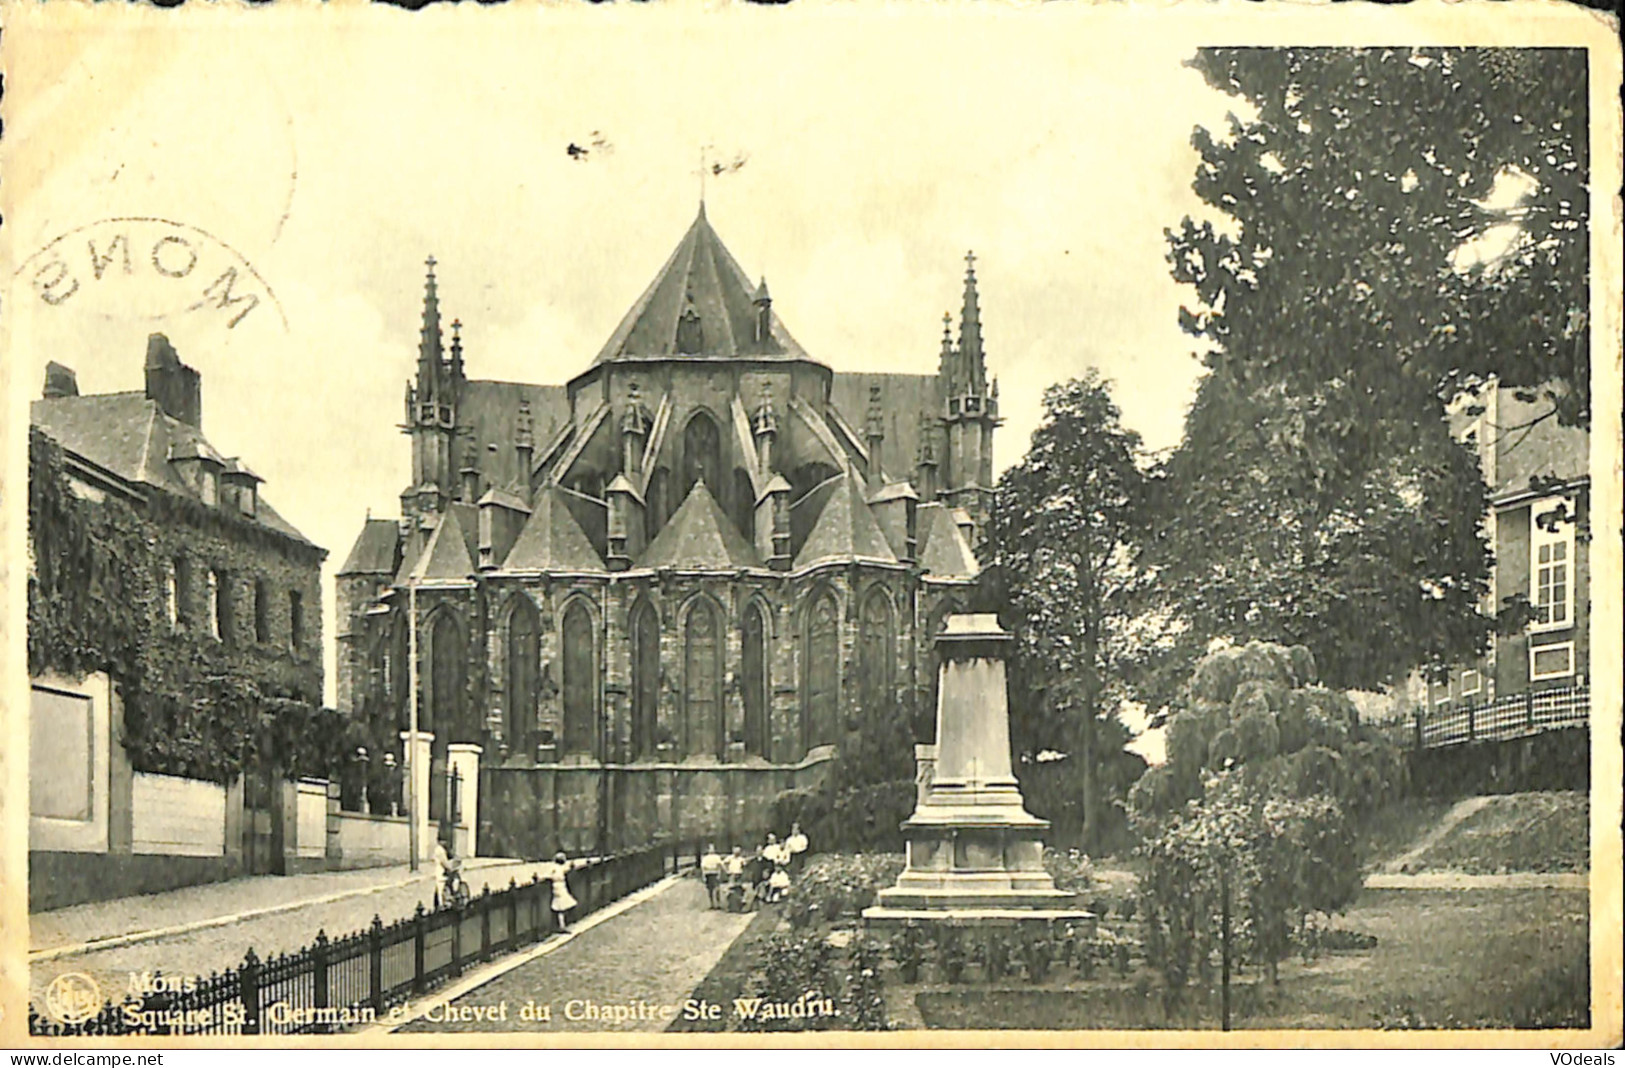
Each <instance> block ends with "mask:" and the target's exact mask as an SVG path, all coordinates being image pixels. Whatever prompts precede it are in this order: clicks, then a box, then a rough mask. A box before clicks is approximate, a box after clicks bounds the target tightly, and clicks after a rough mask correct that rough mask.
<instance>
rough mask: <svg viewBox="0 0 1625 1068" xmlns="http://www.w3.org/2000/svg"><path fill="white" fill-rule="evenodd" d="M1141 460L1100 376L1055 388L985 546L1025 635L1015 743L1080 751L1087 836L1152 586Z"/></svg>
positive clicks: (1006, 478)
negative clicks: (1136, 616)
mask: <svg viewBox="0 0 1625 1068" xmlns="http://www.w3.org/2000/svg"><path fill="white" fill-rule="evenodd" d="M1139 459H1140V438H1139V435H1138V434H1136V433H1135V432H1134V431H1132V430H1129V429H1128V428H1126V427H1124V426H1123V424H1122V413H1121V412H1120V411H1119V410H1118V408H1117V405H1116V404H1115V403H1114V402H1113V401H1112V398H1111V393H1110V390H1109V388H1108V386H1107V384H1106V383H1105V382H1103V381H1102V380H1101V379H1100V378H1099V377H1098V376H1097V375H1096V374H1094V373H1093V372H1090V373H1089V374H1088V375H1086V376H1084V377H1083V378H1079V379H1073V380H1071V381H1067V382H1062V383H1059V384H1057V385H1054V386H1051V387H1050V388H1049V389H1047V390H1045V392H1044V418H1043V421H1042V423H1041V424H1040V426H1039V427H1038V429H1037V430H1036V431H1034V432H1033V436H1032V444H1031V447H1030V448H1029V449H1028V451H1027V455H1026V456H1025V457H1023V458H1022V460H1021V462H1020V463H1019V464H1016V465H1015V466H1014V467H1011V468H1009V469H1008V470H1006V471H1005V473H1004V475H1003V476H1002V477H1001V478H1000V479H999V485H998V493H997V495H996V497H995V503H994V506H993V511H992V515H991V518H990V522H989V524H988V533H987V540H986V543H985V544H984V546H983V547H982V556H983V559H984V561H985V564H986V565H987V568H988V572H989V575H990V579H991V581H992V582H994V583H995V584H996V585H997V586H998V587H999V589H1000V591H1001V593H1002V595H1003V598H1004V600H1005V603H1006V604H1007V605H1008V612H1009V614H1010V617H1011V623H1012V624H1013V629H1014V632H1015V634H1016V638H1017V645H1016V652H1015V655H1014V657H1013V664H1012V673H1011V674H1012V678H1013V680H1014V683H1015V686H1014V689H1015V692H1016V698H1017V699H1016V700H1014V701H1013V702H1012V706H1011V733H1012V741H1013V743H1014V745H1015V748H1016V750H1017V751H1018V752H1019V753H1023V754H1025V755H1026V756H1027V757H1028V758H1032V757H1035V756H1036V755H1037V754H1039V753H1040V752H1042V751H1044V750H1053V751H1056V752H1059V753H1064V754H1069V755H1073V754H1075V755H1076V759H1075V761H1074V766H1075V767H1076V768H1078V769H1079V772H1078V773H1079V775H1080V776H1081V778H1082V782H1081V783H1080V786H1081V790H1082V795H1083V813H1084V829H1085V834H1086V835H1090V834H1094V833H1096V832H1097V829H1098V827H1099V824H1100V813H1099V811H1098V806H1099V803H1100V800H1101V799H1100V793H1101V791H1100V790H1099V789H1097V783H1096V778H1097V776H1096V770H1097V768H1098V766H1099V765H1100V764H1101V763H1103V761H1104V760H1105V759H1109V758H1110V756H1111V754H1110V753H1102V752H1099V751H1097V748H1096V742H1097V740H1099V739H1100V738H1101V736H1102V735H1103V734H1104V732H1103V731H1101V730H1100V729H1099V723H1100V720H1101V718H1102V716H1103V714H1104V715H1106V716H1107V717H1108V718H1109V716H1110V712H1109V711H1108V710H1110V709H1114V708H1115V707H1116V701H1115V700H1114V698H1119V697H1121V696H1123V691H1122V673H1121V672H1120V671H1118V670H1117V668H1118V667H1119V666H1120V665H1121V663H1123V662H1124V661H1125V660H1126V658H1127V656H1128V652H1129V650H1128V648H1127V644H1128V643H1127V642H1126V641H1125V628H1126V626H1127V624H1128V621H1129V620H1130V618H1131V616H1132V614H1133V612H1134V610H1135V602H1134V599H1133V595H1134V593H1135V592H1136V590H1137V589H1138V587H1139V586H1140V584H1141V583H1143V581H1144V578H1145V575H1144V571H1143V569H1142V568H1141V567H1140V566H1139V563H1138V560H1137V557H1138V554H1139V550H1140V547H1141V546H1142V545H1143V543H1144V540H1145V525H1144V524H1145V518H1146V509H1145V493H1146V477H1145V474H1144V473H1143V472H1142V470H1141V469H1140V467H1139ZM1124 737H1125V736H1124V735H1122V734H1121V733H1119V734H1117V736H1116V744H1115V745H1114V747H1113V749H1114V751H1118V752H1120V751H1121V743H1122V741H1123V739H1124Z"/></svg>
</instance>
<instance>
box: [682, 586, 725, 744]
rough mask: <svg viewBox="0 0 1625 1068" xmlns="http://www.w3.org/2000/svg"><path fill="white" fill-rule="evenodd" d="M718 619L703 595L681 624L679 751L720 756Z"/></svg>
mask: <svg viewBox="0 0 1625 1068" xmlns="http://www.w3.org/2000/svg"><path fill="white" fill-rule="evenodd" d="M722 727H723V723H722V620H721V618H720V615H719V613H718V612H717V610H716V609H715V608H714V607H712V605H711V602H710V601H707V600H705V599H703V598H701V599H698V600H696V601H695V602H694V603H693V604H692V605H690V606H689V609H688V614H687V617H686V619H685V621H684V626H683V755H684V756H699V755H701V754H710V755H712V756H715V757H716V758H717V759H719V760H720V759H722V757H723V756H724V754H725V753H726V750H725V748H724V746H723V737H722Z"/></svg>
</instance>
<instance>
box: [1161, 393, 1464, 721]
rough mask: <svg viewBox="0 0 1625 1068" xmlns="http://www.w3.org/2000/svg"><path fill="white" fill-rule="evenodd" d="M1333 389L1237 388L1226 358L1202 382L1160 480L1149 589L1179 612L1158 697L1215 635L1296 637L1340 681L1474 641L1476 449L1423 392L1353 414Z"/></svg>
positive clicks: (1373, 675) (1405, 666) (1364, 682)
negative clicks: (1370, 415) (1379, 412)
mask: <svg viewBox="0 0 1625 1068" xmlns="http://www.w3.org/2000/svg"><path fill="white" fill-rule="evenodd" d="M1346 392H1347V391H1346V390H1344V389H1340V388H1335V387H1334V388H1327V389H1324V390H1320V391H1318V392H1317V393H1314V394H1309V395H1306V394H1303V393H1298V392H1294V391H1293V390H1292V389H1291V388H1290V387H1288V386H1287V385H1285V384H1281V383H1277V384H1273V385H1269V386H1265V387H1259V388H1254V389H1249V388H1248V387H1246V386H1245V385H1243V384H1242V383H1240V382H1238V381H1237V380H1236V378H1235V376H1233V375H1232V374H1230V373H1229V371H1228V369H1226V368H1219V369H1216V370H1214V371H1213V372H1212V373H1211V374H1209V375H1208V377H1207V378H1205V379H1204V380H1203V381H1202V383H1201V385H1200V386H1199V387H1198V392H1197V398H1196V402H1195V404H1194V405H1193V406H1192V408H1191V411H1190V414H1189V416H1188V418H1187V421H1186V428H1185V439H1184V441H1183V442H1182V443H1181V445H1180V447H1179V448H1178V449H1176V450H1175V451H1174V453H1173V454H1172V455H1171V456H1170V457H1169V458H1168V460H1167V462H1166V464H1165V466H1164V468H1163V470H1162V472H1161V475H1162V477H1161V478H1159V480H1158V482H1157V493H1156V499H1157V508H1156V512H1157V514H1158V516H1159V517H1160V522H1159V524H1158V529H1157V535H1156V539H1155V549H1154V552H1153V553H1152V554H1151V557H1150V558H1151V559H1152V560H1154V561H1155V564H1156V570H1157V575H1158V585H1157V587H1156V589H1157V592H1158V593H1159V594H1160V596H1161V599H1162V600H1163V602H1164V603H1165V605H1166V607H1167V610H1168V611H1169V612H1170V613H1172V614H1173V615H1175V616H1177V617H1178V619H1179V620H1181V621H1182V622H1183V623H1184V624H1185V626H1186V629H1185V630H1184V631H1183V633H1182V634H1181V635H1180V641H1179V642H1178V643H1177V645H1176V646H1175V649H1174V651H1173V653H1172V654H1170V655H1169V656H1168V657H1167V660H1168V662H1169V667H1170V671H1169V674H1167V675H1165V676H1164V678H1165V679H1166V680H1169V681H1165V683H1164V686H1163V691H1162V693H1161V695H1160V700H1158V702H1157V703H1158V704H1160V703H1161V701H1162V700H1166V698H1167V697H1168V696H1169V694H1168V692H1167V691H1168V690H1169V689H1170V688H1171V685H1170V682H1171V680H1172V679H1176V678H1178V676H1179V675H1181V674H1183V673H1184V672H1185V671H1188V670H1189V664H1190V663H1191V662H1192V661H1193V660H1195V659H1196V658H1197V657H1199V656H1200V655H1201V654H1202V653H1203V652H1205V650H1206V648H1207V645H1208V643H1209V642H1210V641H1211V640H1212V639H1214V638H1225V639H1229V640H1231V641H1234V642H1240V643H1245V642H1247V641H1250V640H1253V639H1263V640H1272V641H1280V642H1284V643H1286V644H1288V645H1304V646H1307V647H1308V648H1309V649H1310V650H1311V651H1312V652H1313V654H1314V657H1315V661H1316V663H1317V664H1318V665H1319V666H1320V670H1321V676H1322V677H1323V678H1324V679H1325V680H1326V682H1327V683H1328V684H1329V685H1331V686H1334V687H1337V688H1339V689H1343V688H1351V687H1359V688H1376V687H1377V686H1380V685H1382V684H1385V683H1390V682H1393V681H1394V680H1396V679H1398V678H1401V677H1403V676H1404V675H1405V674H1406V673H1407V672H1408V671H1409V670H1410V669H1411V668H1412V667H1414V666H1415V665H1416V664H1418V663H1434V662H1437V663H1450V662H1452V661H1454V660H1457V659H1461V658H1463V657H1465V656H1469V655H1471V654H1472V653H1474V652H1476V651H1477V650H1478V649H1479V648H1480V647H1481V646H1482V645H1483V644H1484V643H1485V642H1486V641H1487V640H1488V638H1489V634H1490V631H1491V629H1492V628H1493V620H1492V619H1491V618H1489V617H1488V616H1485V615H1483V614H1481V613H1480V610H1479V609H1480V604H1481V602H1482V600H1483V598H1484V595H1485V593H1486V592H1487V590H1488V582H1489V568H1490V556H1489V552H1488V549H1487V546H1486V545H1485V542H1484V538H1483V530H1482V527H1483V520H1482V516H1483V515H1484V511H1485V505H1486V501H1485V490H1484V485H1483V479H1482V476H1481V474H1480V472H1479V469H1478V466H1477V460H1476V459H1475V458H1474V456H1473V455H1472V454H1471V453H1469V452H1468V451H1467V450H1466V449H1463V448H1461V447H1460V446H1458V445H1457V443H1456V442H1455V441H1454V440H1453V439H1452V438H1451V437H1450V434H1449V431H1448V427H1447V425H1446V423H1445V421H1444V419H1443V417H1442V415H1440V416H1438V417H1435V416H1434V415H1433V414H1432V413H1431V412H1429V411H1427V410H1426V408H1427V405H1426V404H1425V403H1423V402H1416V401H1404V402H1400V403H1396V404H1395V405H1394V406H1393V408H1392V409H1391V411H1390V413H1389V414H1388V415H1387V416H1385V417H1383V418H1380V419H1373V420H1371V421H1369V422H1367V423H1364V424H1359V425H1350V424H1349V423H1347V422H1346V420H1345V417H1344V416H1343V414H1342V410H1341V409H1342V404H1343V399H1344V395H1345V393H1346ZM1417 409H1423V410H1420V411H1418V410H1417Z"/></svg>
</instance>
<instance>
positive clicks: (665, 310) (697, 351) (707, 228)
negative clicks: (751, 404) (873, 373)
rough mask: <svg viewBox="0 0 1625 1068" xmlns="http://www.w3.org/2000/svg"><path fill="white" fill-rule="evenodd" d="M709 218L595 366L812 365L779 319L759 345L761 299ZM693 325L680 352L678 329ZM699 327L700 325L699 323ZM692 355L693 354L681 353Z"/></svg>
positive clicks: (700, 219)
mask: <svg viewBox="0 0 1625 1068" xmlns="http://www.w3.org/2000/svg"><path fill="white" fill-rule="evenodd" d="M758 291H760V293H761V294H762V296H763V297H764V298H765V297H766V281H765V280H763V282H762V284H761V286H760V287H757V286H754V285H752V284H751V281H750V279H749V278H748V277H747V276H746V274H745V272H744V271H743V270H741V269H740V266H739V264H738V262H737V261H736V260H735V259H734V258H733V255H732V254H731V253H730V252H729V251H728V249H727V248H726V247H725V246H724V245H723V244H722V239H721V238H719V237H718V236H717V233H716V231H715V230H713V229H711V223H710V221H709V220H708V219H707V218H706V217H705V205H703V204H702V205H700V213H699V215H698V216H697V217H696V218H695V219H694V224H693V225H692V226H690V227H689V228H688V232H687V233H685V234H684V235H683V239H682V240H681V241H679V242H678V243H677V248H676V249H675V250H673V252H672V254H671V256H670V258H669V259H667V260H666V264H665V266H663V267H662V268H660V273H659V274H657V275H656V276H655V279H654V281H653V282H651V283H650V284H649V288H648V289H646V290H644V292H643V296H641V297H639V298H638V300H637V303H635V304H633V305H632V308H631V310H630V311H628V312H627V313H626V317H625V318H623V319H622V320H621V324H620V325H619V326H617V327H616V328H615V332H614V333H613V334H611V335H610V338H609V341H608V342H607V343H605V345H604V347H603V349H602V351H600V352H599V353H598V357H597V359H596V360H594V361H593V362H594V363H607V362H610V361H613V360H618V359H628V358H637V357H649V356H679V355H682V356H745V355H780V356H796V357H802V358H805V357H806V355H807V354H806V352H805V351H803V350H802V348H801V346H800V345H799V344H797V343H796V340H795V338H793V337H791V336H790V333H789V331H787V330H786V329H785V328H784V324H783V323H781V322H780V321H779V317H778V316H777V315H775V314H772V313H771V312H770V313H769V314H770V320H771V321H770V326H769V336H768V337H767V338H766V339H765V340H763V341H757V340H756V304H755V300H756V294H757V292H758ZM685 318H690V319H691V325H690V326H689V328H688V330H687V334H688V336H686V337H685V338H684V341H685V342H686V344H684V345H679V344H678V340H679V339H678V329H679V326H681V325H683V320H684V319H685ZM694 320H697V322H695V321H694ZM684 348H689V349H691V350H692V351H687V352H684V351H680V350H681V349H684Z"/></svg>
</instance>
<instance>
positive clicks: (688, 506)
mask: <svg viewBox="0 0 1625 1068" xmlns="http://www.w3.org/2000/svg"><path fill="white" fill-rule="evenodd" d="M638 566H640V567H649V568H659V567H675V568H686V569H691V570H715V571H732V570H737V569H739V568H742V567H761V566H762V561H761V558H760V557H759V556H757V554H756V550H755V549H753V548H752V547H751V545H750V543H749V542H747V541H746V540H745V537H744V535H743V534H741V533H739V530H738V529H737V528H736V527H735V526H734V525H733V523H732V522H731V521H730V520H729V519H728V517H727V516H726V515H724V514H723V511H722V506H721V505H719V504H717V501H716V498H715V497H713V496H711V491H710V490H709V489H708V488H706V485H705V481H704V479H701V480H700V481H698V482H696V483H694V488H693V489H692V490H691V491H690V492H689V495H688V498H687V499H686V500H684V501H683V504H682V506H681V507H680V508H678V509H677V511H676V513H675V514H673V515H672V517H671V519H670V520H669V521H667V523H666V525H665V527H664V528H663V529H662V530H661V531H660V533H659V535H658V536H656V538H655V540H654V541H653V543H651V544H650V546H649V549H648V551H647V552H645V553H644V554H643V558H642V559H641V560H639V561H638Z"/></svg>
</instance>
